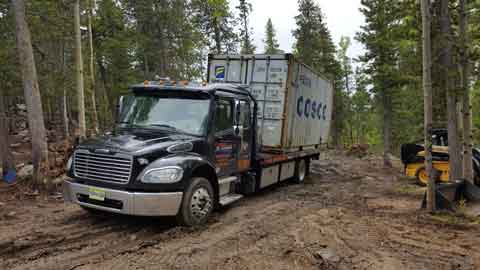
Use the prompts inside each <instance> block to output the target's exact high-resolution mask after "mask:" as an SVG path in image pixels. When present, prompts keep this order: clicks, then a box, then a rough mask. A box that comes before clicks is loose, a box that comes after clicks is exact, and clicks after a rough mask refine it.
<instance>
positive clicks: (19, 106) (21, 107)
mask: <svg viewBox="0 0 480 270" xmlns="http://www.w3.org/2000/svg"><path fill="white" fill-rule="evenodd" d="M15 105H17V109H19V110H21V111H26V110H27V105H25V104H15Z"/></svg>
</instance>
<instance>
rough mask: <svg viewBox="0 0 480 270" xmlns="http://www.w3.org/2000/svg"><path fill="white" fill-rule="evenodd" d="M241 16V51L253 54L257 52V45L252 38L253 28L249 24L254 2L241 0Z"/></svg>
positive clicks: (239, 6)
mask: <svg viewBox="0 0 480 270" xmlns="http://www.w3.org/2000/svg"><path fill="white" fill-rule="evenodd" d="M237 9H238V10H239V13H240V14H239V16H240V18H239V19H240V25H241V28H240V53H242V54H253V53H255V45H253V41H252V39H251V37H250V36H251V31H252V30H251V28H250V27H249V26H248V22H249V15H250V13H251V12H252V4H251V3H249V2H247V0H240V3H239V5H238V6H237Z"/></svg>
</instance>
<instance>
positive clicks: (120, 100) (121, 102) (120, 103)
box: [115, 96, 125, 123]
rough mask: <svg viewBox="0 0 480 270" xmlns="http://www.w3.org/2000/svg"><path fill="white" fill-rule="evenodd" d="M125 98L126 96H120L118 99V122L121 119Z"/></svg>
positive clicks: (116, 114)
mask: <svg viewBox="0 0 480 270" xmlns="http://www.w3.org/2000/svg"><path fill="white" fill-rule="evenodd" d="M124 100H125V96H119V97H118V99H117V108H116V112H115V121H116V122H117V123H118V122H119V121H120V119H119V118H120V115H121V114H122V109H123V102H124Z"/></svg>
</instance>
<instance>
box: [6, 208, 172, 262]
mask: <svg viewBox="0 0 480 270" xmlns="http://www.w3.org/2000/svg"><path fill="white" fill-rule="evenodd" d="M155 221H158V220H146V219H140V220H139V221H138V220H132V219H129V218H127V217H121V216H116V215H106V216H104V217H94V216H90V215H89V214H87V213H82V214H80V215H77V216H73V218H72V219H71V217H69V216H65V217H64V218H63V219H60V220H58V221H57V222H54V223H52V224H48V223H47V224H42V229H43V230H38V229H36V230H35V231H32V232H29V233H27V234H21V235H18V236H16V238H15V239H10V240H6V241H5V240H4V241H3V242H2V243H5V244H4V246H8V248H5V249H1V250H0V269H9V268H12V269H15V268H16V267H20V268H21V267H22V265H25V266H26V268H29V267H30V268H35V269H41V268H42V266H40V265H35V267H33V266H28V265H32V264H34V263H35V262H37V261H48V260H50V259H57V258H59V257H60V258H61V257H68V260H71V259H74V258H75V257H76V256H75V254H76V253H79V252H81V251H84V250H90V254H86V255H81V256H79V258H81V257H87V258H89V257H98V256H103V254H107V253H109V250H110V249H112V248H113V249H118V250H125V249H128V248H131V247H132V246H135V245H137V244H139V243H140V242H142V241H143V240H141V239H147V238H150V237H149V236H150V235H152V234H157V233H158V232H162V231H164V230H166V229H168V228H170V227H171V226H169V225H168V223H165V224H164V225H159V224H157V223H156V222H155ZM152 222H153V225H152ZM137 234H138V235H139V236H140V237H138V239H133V238H132V235H137ZM142 237H143V238H142ZM0 246H2V244H0ZM64 267H65V265H64V266H58V265H57V266H54V265H50V266H46V268H45V269H51V268H57V269H63V268H64Z"/></svg>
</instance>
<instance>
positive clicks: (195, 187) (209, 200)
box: [177, 177, 215, 226]
mask: <svg viewBox="0 0 480 270" xmlns="http://www.w3.org/2000/svg"><path fill="white" fill-rule="evenodd" d="M214 198H215V197H214V194H213V188H212V185H211V184H210V182H209V181H208V180H207V179H205V178H202V177H196V178H193V179H192V181H191V182H190V185H189V186H188V188H187V190H186V191H185V193H184V195H183V198H182V205H181V207H180V212H179V213H178V215H177V220H178V222H179V223H180V224H182V225H184V226H198V225H202V224H204V223H206V222H207V220H208V217H209V216H210V214H211V213H212V211H213V206H214Z"/></svg>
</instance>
